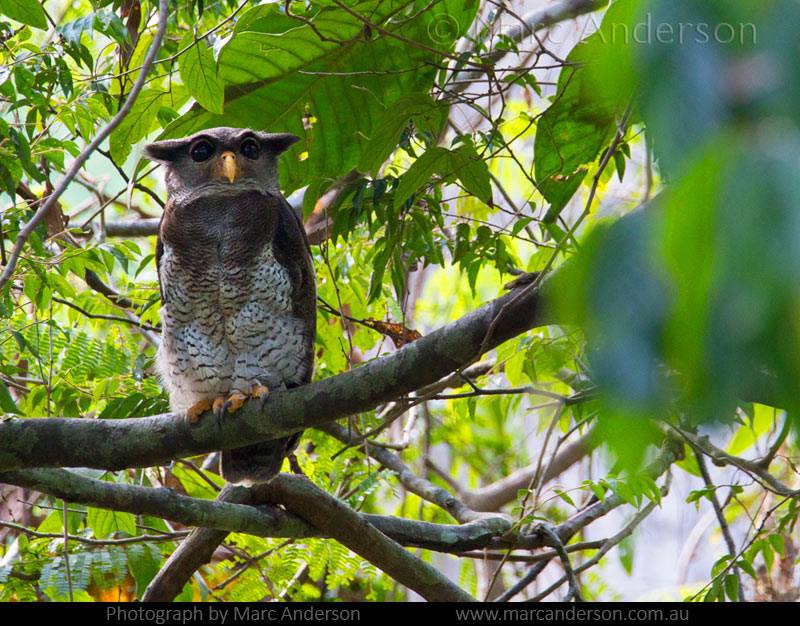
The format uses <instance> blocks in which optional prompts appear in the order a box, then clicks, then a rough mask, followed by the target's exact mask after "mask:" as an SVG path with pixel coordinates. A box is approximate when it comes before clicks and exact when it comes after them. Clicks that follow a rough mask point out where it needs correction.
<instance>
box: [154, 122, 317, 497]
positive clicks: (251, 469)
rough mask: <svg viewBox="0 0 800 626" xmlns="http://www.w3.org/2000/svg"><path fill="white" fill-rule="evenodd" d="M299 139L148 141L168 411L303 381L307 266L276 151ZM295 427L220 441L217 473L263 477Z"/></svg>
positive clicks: (236, 133)
mask: <svg viewBox="0 0 800 626" xmlns="http://www.w3.org/2000/svg"><path fill="white" fill-rule="evenodd" d="M297 139H298V138H297V137H295V136H294V135H290V134H285V133H263V132H256V131H253V130H249V129H240V128H227V127H221V128H212V129H209V130H205V131H202V132H200V133H197V134H196V135H193V136H191V137H186V138H184V139H172V140H165V141H157V142H155V143H152V144H150V145H148V146H146V148H145V155H146V156H147V157H148V158H150V159H151V160H154V161H157V162H159V163H162V164H163V165H164V166H165V167H166V176H165V181H166V187H167V192H168V194H169V198H168V201H167V203H166V206H165V209H164V214H163V217H162V219H161V225H160V226H159V231H158V239H157V243H156V265H157V268H158V278H159V285H160V288H161V301H162V307H161V321H162V340H161V345H160V347H159V350H158V354H157V365H158V370H159V372H160V374H161V377H162V379H163V381H164V384H165V387H166V389H167V391H168V392H169V397H170V404H171V406H172V409H173V411H175V412H179V413H182V414H183V415H185V416H186V419H187V420H189V421H192V422H194V421H197V420H198V418H199V416H200V414H201V413H203V412H204V411H207V410H209V409H212V410H213V412H214V414H215V415H216V416H217V418H221V417H222V416H223V414H225V413H234V412H235V411H236V410H237V409H239V408H240V407H241V406H242V404H243V403H244V402H245V400H247V399H248V398H251V397H252V398H260V402H262V403H263V402H264V401H265V399H266V398H267V396H268V394H269V390H270V389H276V388H281V389H283V388H291V387H294V386H297V385H302V384H305V383H308V382H309V381H310V379H311V374H312V367H313V358H314V351H313V343H314V333H315V320H316V315H315V312H316V292H315V283H314V266H313V263H312V260H311V252H310V249H309V245H308V240H307V239H306V234H305V230H304V229H303V224H302V222H301V221H300V218H299V217H298V216H297V214H296V213H295V211H294V210H293V209H292V208H291V207H290V206H289V204H288V203H287V202H286V200H285V199H284V197H283V196H282V195H281V192H280V189H279V186H278V163H277V160H278V156H279V155H280V154H281V153H282V152H284V151H285V150H286V149H287V148H289V147H290V146H291V145H292V144H293V143H294V142H295V141H297ZM299 436H300V434H299V433H298V434H296V435H293V436H291V437H288V438H282V439H275V440H270V441H266V442H263V443H258V444H254V445H249V446H245V447H242V448H234V449H232V450H223V451H222V454H221V461H220V469H221V473H222V476H223V477H224V478H225V479H226V480H227V481H228V482H231V483H241V484H253V483H259V482H267V481H269V480H270V479H271V478H272V477H274V476H275V475H276V474H277V473H278V472H279V471H280V467H281V463H282V462H283V459H284V457H285V456H286V455H287V454H289V453H290V452H291V451H292V449H293V448H294V446H295V445H296V444H297V440H298V438H299Z"/></svg>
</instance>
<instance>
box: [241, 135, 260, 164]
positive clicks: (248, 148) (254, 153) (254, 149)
mask: <svg viewBox="0 0 800 626" xmlns="http://www.w3.org/2000/svg"><path fill="white" fill-rule="evenodd" d="M239 150H241V152H242V154H243V155H245V156H246V157H247V158H248V159H253V160H255V159H257V158H258V155H259V154H260V153H261V148H259V146H258V142H257V141H256V140H255V139H245V140H244V141H243V142H242V145H241V147H240V148H239Z"/></svg>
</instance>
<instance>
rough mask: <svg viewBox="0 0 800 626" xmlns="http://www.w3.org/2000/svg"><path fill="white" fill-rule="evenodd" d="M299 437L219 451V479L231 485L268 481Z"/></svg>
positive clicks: (279, 468)
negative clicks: (220, 456)
mask: <svg viewBox="0 0 800 626" xmlns="http://www.w3.org/2000/svg"><path fill="white" fill-rule="evenodd" d="M301 434H302V433H295V434H294V435H292V436H290V437H283V438H281V439H270V440H269V441H263V442H261V443H256V444H253V445H252V446H245V447H243V448H234V449H233V450H223V451H222V459H221V460H220V471H221V473H222V477H223V478H224V479H225V480H226V481H228V482H229V483H233V484H244V485H253V484H255V483H267V482H269V481H270V480H272V479H273V478H275V476H277V475H278V473H279V472H280V471H281V465H282V464H283V459H284V458H286V456H287V455H288V454H290V453H291V452H292V451H293V450H294V449H295V447H296V446H297V442H298V440H299V439H300V435H301Z"/></svg>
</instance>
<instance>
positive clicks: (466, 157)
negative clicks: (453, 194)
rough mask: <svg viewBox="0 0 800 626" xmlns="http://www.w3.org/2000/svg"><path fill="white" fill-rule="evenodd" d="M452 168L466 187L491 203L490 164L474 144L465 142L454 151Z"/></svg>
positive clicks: (477, 196) (479, 197) (473, 193)
mask: <svg viewBox="0 0 800 626" xmlns="http://www.w3.org/2000/svg"><path fill="white" fill-rule="evenodd" d="M451 170H452V171H453V172H455V174H456V176H457V177H458V180H460V181H461V184H462V185H464V189H466V190H467V191H468V192H469V193H471V194H472V195H473V196H475V197H476V198H478V199H479V200H482V201H483V202H486V203H487V204H489V203H491V201H492V185H491V182H490V180H489V166H488V165H487V164H486V161H484V160H483V159H482V158H481V157H480V156H479V155H478V153H477V152H476V150H475V148H474V147H473V146H472V145H469V144H464V145H462V146H460V147H459V148H458V149H457V150H455V151H454V152H453V159H452V163H451Z"/></svg>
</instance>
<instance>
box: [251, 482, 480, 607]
mask: <svg viewBox="0 0 800 626" xmlns="http://www.w3.org/2000/svg"><path fill="white" fill-rule="evenodd" d="M255 490H256V491H259V490H263V491H265V492H266V493H268V494H269V495H270V496H271V498H270V499H273V501H276V502H280V503H282V504H285V505H286V507H287V508H289V509H290V510H291V511H292V512H293V513H295V514H296V515H298V516H299V517H301V518H302V519H305V520H306V521H307V522H309V523H310V524H312V525H313V526H315V527H316V528H319V529H322V528H324V529H325V532H327V533H329V534H330V535H331V537H333V538H334V539H336V540H337V541H338V542H339V543H341V544H342V545H344V546H346V547H348V548H350V549H351V550H352V551H353V552H355V553H356V554H358V555H360V556H362V557H363V558H365V559H366V560H368V561H369V562H370V563H372V564H374V565H376V566H377V567H379V568H380V569H381V570H383V571H384V572H386V574H388V575H389V576H391V577H392V578H393V579H394V580H396V581H397V582H399V583H401V584H403V585H405V586H406V587H408V588H409V589H413V590H414V591H416V592H417V593H418V594H420V595H421V596H422V597H423V598H425V599H426V600H428V601H429V602H448V601H449V602H470V601H474V600H475V598H473V597H472V596H470V595H469V594H468V593H467V592H466V591H464V590H462V589H461V588H460V587H458V586H457V585H455V584H454V583H452V582H451V581H450V580H449V579H448V578H446V577H445V576H443V575H442V574H441V573H439V572H438V571H437V570H436V569H435V568H433V567H432V566H430V565H428V564H427V563H426V562H425V561H423V560H422V559H420V558H419V557H417V556H415V555H413V554H412V553H410V552H408V551H407V550H405V549H404V548H403V547H402V546H401V545H400V544H399V543H397V542H395V541H394V540H393V539H391V538H389V537H387V536H386V535H385V534H383V533H382V532H381V531H380V530H378V529H377V528H376V527H375V526H373V525H372V524H370V523H369V522H368V521H367V520H365V519H364V517H362V516H361V515H359V514H358V513H356V512H355V511H354V510H353V509H351V508H350V507H348V506H347V505H346V504H344V503H343V502H341V501H339V500H337V499H336V498H334V497H333V496H331V495H330V494H328V493H327V492H325V491H323V490H322V489H320V488H319V487H317V486H316V485H315V484H314V483H312V482H311V481H309V480H308V479H307V478H304V477H300V476H293V475H290V474H284V475H283V476H281V480H280V481H273V482H272V483H268V484H266V485H263V486H262V485H260V486H258V487H256V488H255Z"/></svg>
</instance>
